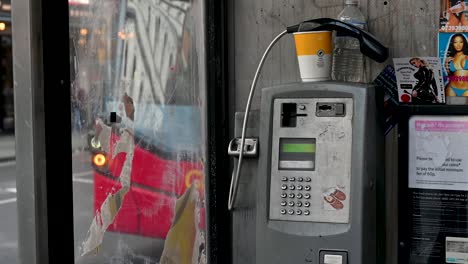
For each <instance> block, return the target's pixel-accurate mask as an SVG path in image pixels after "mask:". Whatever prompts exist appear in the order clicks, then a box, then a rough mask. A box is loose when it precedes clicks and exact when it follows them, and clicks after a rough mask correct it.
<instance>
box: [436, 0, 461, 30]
mask: <svg viewBox="0 0 468 264" xmlns="http://www.w3.org/2000/svg"><path fill="white" fill-rule="evenodd" d="M467 11H468V0H441V3H440V15H439V19H440V28H439V32H468V17H467Z"/></svg>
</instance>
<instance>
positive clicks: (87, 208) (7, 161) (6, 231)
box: [0, 134, 93, 264]
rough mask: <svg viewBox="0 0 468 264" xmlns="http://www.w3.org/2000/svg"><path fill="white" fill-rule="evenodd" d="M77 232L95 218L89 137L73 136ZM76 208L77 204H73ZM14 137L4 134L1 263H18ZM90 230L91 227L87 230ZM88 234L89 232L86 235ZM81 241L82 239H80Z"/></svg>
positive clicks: (1, 151) (0, 193)
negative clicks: (87, 144)
mask: <svg viewBox="0 0 468 264" xmlns="http://www.w3.org/2000/svg"><path fill="white" fill-rule="evenodd" d="M72 138H73V139H72V146H73V153H71V155H72V159H73V189H74V192H73V193H74V215H75V222H76V223H77V224H76V225H75V227H78V229H77V230H75V232H83V230H80V229H84V226H81V225H80V224H83V225H89V223H90V222H91V219H92V216H93V180H92V169H91V164H90V160H91V159H90V153H89V152H88V151H87V147H86V139H85V136H81V135H77V134H75V135H73V137H72ZM71 206H73V205H71ZM17 219H18V217H17V203H16V162H15V137H14V135H0V263H1V264H3V263H6V264H16V263H18V260H17V255H18V233H17V230H18V221H17ZM86 228H89V227H86ZM84 233H85V234H86V232H84ZM77 238H80V237H79V236H77ZM75 244H76V243H75Z"/></svg>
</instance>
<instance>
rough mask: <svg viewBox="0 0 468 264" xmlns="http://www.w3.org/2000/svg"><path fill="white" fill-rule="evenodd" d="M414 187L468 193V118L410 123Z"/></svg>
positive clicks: (427, 118) (417, 119)
mask: <svg viewBox="0 0 468 264" xmlns="http://www.w3.org/2000/svg"><path fill="white" fill-rule="evenodd" d="M409 122H410V123H409V153H408V154H409V163H408V165H409V166H408V176H409V179H408V183H409V187H410V188H420V189H439V190H458V191H468V173H467V171H466V170H467V169H468V140H467V138H468V117H463V116H462V117H456V116H423V117H422V116H414V117H412V118H411V119H410V121H409Z"/></svg>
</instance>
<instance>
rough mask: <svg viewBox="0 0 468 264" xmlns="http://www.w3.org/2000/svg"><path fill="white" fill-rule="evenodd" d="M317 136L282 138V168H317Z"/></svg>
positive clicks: (279, 164) (280, 156)
mask: <svg viewBox="0 0 468 264" xmlns="http://www.w3.org/2000/svg"><path fill="white" fill-rule="evenodd" d="M315 142H316V140H315V138H280V148H279V163H278V169H280V170H311V171H313V170H315V147H316V144H315Z"/></svg>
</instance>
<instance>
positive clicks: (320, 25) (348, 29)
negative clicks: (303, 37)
mask: <svg viewBox="0 0 468 264" xmlns="http://www.w3.org/2000/svg"><path fill="white" fill-rule="evenodd" d="M320 30H335V31H337V32H340V33H343V34H346V35H347V36H351V37H354V38H356V39H358V40H359V43H360V50H361V52H362V54H364V55H366V56H367V57H369V58H371V59H373V60H375V61H377V62H384V61H385V60H386V59H387V58H388V53H389V51H388V48H387V47H385V46H384V45H382V43H380V42H379V41H378V40H377V39H376V38H375V37H374V36H372V35H371V34H370V33H369V32H366V31H364V30H362V29H360V28H358V27H356V26H354V25H351V24H349V23H345V22H343V21H339V20H336V19H332V18H318V19H312V20H307V21H304V22H301V23H300V24H297V25H294V26H289V27H287V32H288V33H295V32H306V31H320Z"/></svg>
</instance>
